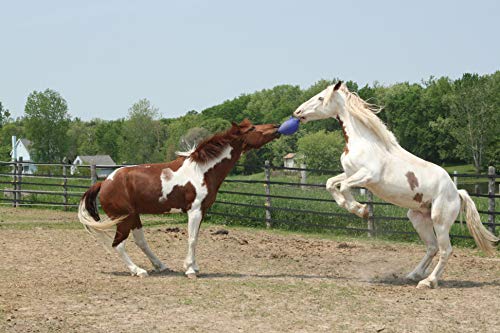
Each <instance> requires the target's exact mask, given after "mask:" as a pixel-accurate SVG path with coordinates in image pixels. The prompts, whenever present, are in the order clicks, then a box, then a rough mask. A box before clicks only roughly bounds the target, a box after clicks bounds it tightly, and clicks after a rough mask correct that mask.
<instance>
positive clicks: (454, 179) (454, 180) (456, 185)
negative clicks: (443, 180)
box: [453, 170, 458, 188]
mask: <svg viewBox="0 0 500 333" xmlns="http://www.w3.org/2000/svg"><path fill="white" fill-rule="evenodd" d="M457 175H458V171H457V170H455V171H453V182H454V183H455V187H457V188H458V176H457Z"/></svg>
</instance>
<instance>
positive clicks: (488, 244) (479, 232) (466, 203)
mask: <svg viewBox="0 0 500 333" xmlns="http://www.w3.org/2000/svg"><path fill="white" fill-rule="evenodd" d="M458 194H459V195H460V198H461V199H462V211H463V212H464V213H465V221H466V222H467V228H468V229H469V232H470V234H471V235H472V237H473V238H474V241H475V242H476V244H477V246H479V248H480V249H481V250H483V251H484V252H485V253H486V254H489V255H494V254H495V252H496V250H495V245H496V244H497V243H498V242H499V238H498V237H496V236H495V235H493V234H492V233H491V232H490V231H488V229H486V228H485V227H484V225H483V224H482V223H481V217H480V216H479V213H478V211H477V208H476V204H475V203H474V201H472V199H471V197H470V196H469V194H468V193H467V191H466V190H458Z"/></svg>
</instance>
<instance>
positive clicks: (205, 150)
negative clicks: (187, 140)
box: [177, 125, 239, 163]
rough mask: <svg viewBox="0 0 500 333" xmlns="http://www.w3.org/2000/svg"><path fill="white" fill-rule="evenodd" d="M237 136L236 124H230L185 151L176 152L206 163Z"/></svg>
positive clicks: (197, 161) (194, 160)
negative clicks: (227, 127) (229, 126)
mask: <svg viewBox="0 0 500 333" xmlns="http://www.w3.org/2000/svg"><path fill="white" fill-rule="evenodd" d="M238 137H239V130H238V127H237V126H234V125H233V126H232V127H231V128H230V129H228V130H227V131H225V132H220V133H216V134H215V135H213V136H211V137H209V138H206V139H205V140H203V141H201V142H200V143H199V144H198V145H197V146H196V147H194V148H192V149H191V150H190V151H187V152H177V155H178V156H185V157H189V158H190V159H191V160H192V161H193V162H196V163H206V162H209V161H211V160H212V159H214V158H217V156H219V155H220V154H221V153H222V151H223V150H224V148H225V147H226V146H227V145H228V144H229V143H230V142H233V141H234V140H235V139H237V138H238Z"/></svg>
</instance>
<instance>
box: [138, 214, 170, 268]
mask: <svg viewBox="0 0 500 333" xmlns="http://www.w3.org/2000/svg"><path fill="white" fill-rule="evenodd" d="M137 219H138V221H139V226H137V225H135V226H134V227H136V228H135V229H132V235H133V236H134V241H135V244H136V245H137V246H138V247H139V248H140V249H141V250H142V252H144V254H145V255H146V256H147V257H148V259H149V261H151V263H152V264H153V266H154V268H155V271H157V272H163V271H166V270H168V267H167V266H165V264H163V263H162V262H161V260H160V259H158V257H156V256H155V254H154V253H153V251H151V249H150V248H149V245H148V242H146V238H145V237H144V230H143V229H142V223H141V221H140V220H139V217H137Z"/></svg>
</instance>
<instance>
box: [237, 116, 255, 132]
mask: <svg viewBox="0 0 500 333" xmlns="http://www.w3.org/2000/svg"><path fill="white" fill-rule="evenodd" d="M239 127H240V130H241V132H242V133H246V132H248V131H249V130H250V129H252V127H253V124H252V122H251V121H250V120H248V118H245V119H243V121H242V122H241V123H240V124H239Z"/></svg>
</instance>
